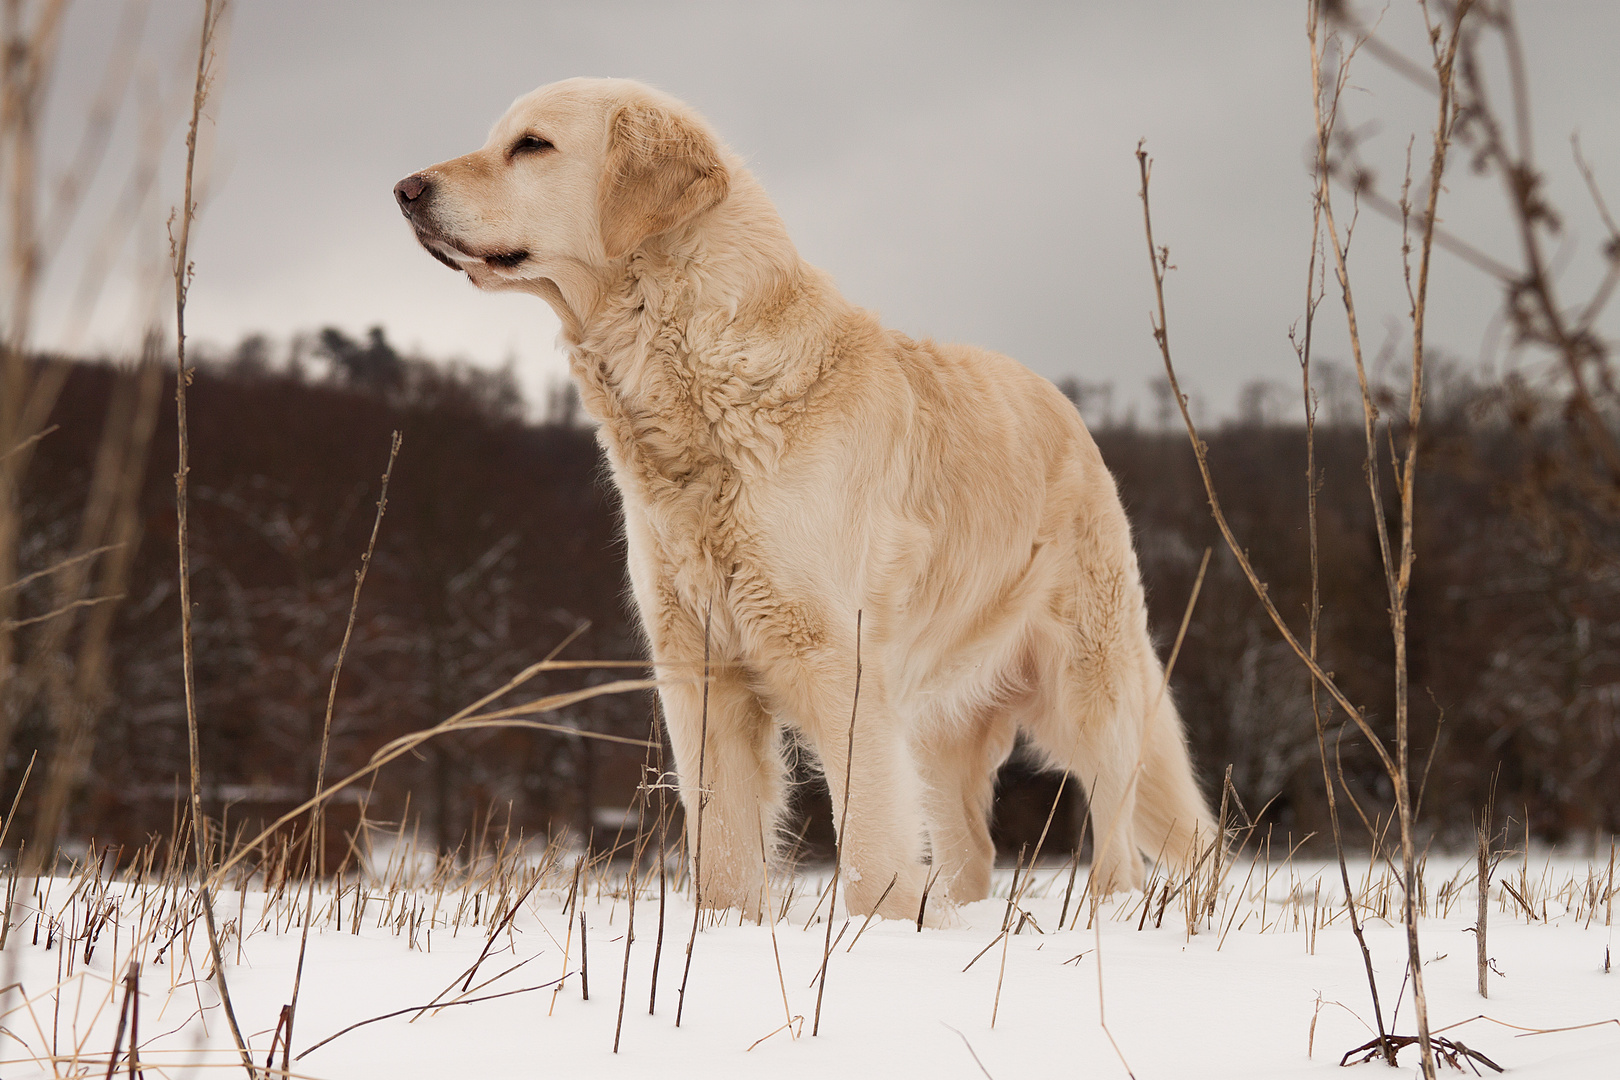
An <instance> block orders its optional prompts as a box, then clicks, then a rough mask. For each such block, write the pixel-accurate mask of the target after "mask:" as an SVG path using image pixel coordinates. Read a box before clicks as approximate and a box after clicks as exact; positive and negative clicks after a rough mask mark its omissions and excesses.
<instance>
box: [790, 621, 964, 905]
mask: <svg viewBox="0 0 1620 1080" xmlns="http://www.w3.org/2000/svg"><path fill="white" fill-rule="evenodd" d="M853 651H854V650H853V644H852V645H851V649H850V656H851V657H853ZM852 667H853V665H852V664H850V663H848V662H846V663H844V664H842V665H840V664H839V663H837V661H836V660H835V659H832V658H829V659H828V662H827V663H824V664H814V663H811V664H803V665H802V666H799V667H798V668H797V670H796V671H795V677H794V678H792V679H791V680H783V683H784V684H783V685H779V686H777V687H775V688H773V689H775V691H776V696H777V697H779V698H780V699H781V700H782V703H783V705H784V712H785V713H786V715H788V716H789V717H791V718H792V720H793V722H794V724H795V726H796V727H798V729H799V730H800V731H801V732H802V733H803V734H804V737H805V739H806V741H808V742H809V744H810V746H811V749H812V750H814V751H815V753H816V756H817V757H818V758H820V759H821V764H822V768H823V770H824V772H825V773H826V777H827V787H828V789H829V791H830V793H831V795H832V812H833V827H834V829H836V830H838V842H839V848H840V851H839V862H840V865H841V877H842V879H843V884H842V886H841V887H842V889H843V890H844V892H843V895H844V902H845V904H846V906H847V907H848V908H849V911H850V913H851V914H853V915H866V914H869V913H871V912H872V911H873V910H876V911H877V913H878V914H880V915H882V916H884V917H885V918H892V919H915V918H916V917H917V911H918V908H919V906H920V904H921V902H922V891H923V887H924V885H925V884H926V882H927V878H926V868H925V867H924V866H923V863H922V846H923V845H922V838H923V818H922V786H921V783H920V782H919V780H918V776H917V763H916V761H915V760H914V758H913V755H912V750H911V745H910V741H909V739H908V738H907V733H906V731H905V729H904V727H903V726H902V724H901V723H900V722H899V719H898V717H896V716H895V715H894V714H893V712H892V711H891V710H890V709H889V707H888V700H887V695H886V694H885V691H884V686H883V680H882V677H881V675H880V674H878V673H877V671H876V670H875V666H873V665H868V666H867V667H866V669H865V671H864V673H863V676H862V680H861V685H860V702H859V705H858V706H857V707H855V708H854V709H853V722H852V719H851V718H852V705H854V702H853V697H854V681H853V678H852V674H853V671H852ZM846 797H847V799H848V807H847V811H846V806H845V800H846ZM885 893H886V894H887V895H886V896H885ZM880 898H882V900H883V902H882V905H881V906H880V905H879V904H878V901H879V899H880ZM929 906H930V908H934V909H935V911H934V914H935V915H936V916H938V915H940V914H941V913H943V911H944V909H945V905H944V903H943V901H941V903H939V904H938V905H937V906H936V905H935V904H934V902H933V901H930V903H929ZM931 921H937V920H931Z"/></svg>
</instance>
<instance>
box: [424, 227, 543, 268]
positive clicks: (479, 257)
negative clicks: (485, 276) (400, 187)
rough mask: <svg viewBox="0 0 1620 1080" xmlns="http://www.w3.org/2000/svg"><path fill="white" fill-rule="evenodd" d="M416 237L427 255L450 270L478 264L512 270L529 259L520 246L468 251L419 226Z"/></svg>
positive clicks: (446, 238)
mask: <svg viewBox="0 0 1620 1080" xmlns="http://www.w3.org/2000/svg"><path fill="white" fill-rule="evenodd" d="M416 238H417V240H419V241H421V244H422V246H423V247H424V248H426V249H427V252H428V254H429V255H432V256H433V257H434V258H435V259H438V260H439V261H440V262H442V263H444V265H446V266H448V267H449V268H450V269H452V270H460V271H463V272H467V271H468V268H469V267H471V266H478V265H482V266H487V267H490V268H491V269H497V270H514V269H516V268H517V267H519V266H522V265H523V264H524V263H525V262H527V261H528V259H529V253H528V252H527V251H525V250H523V249H522V248H517V249H515V250H512V251H497V252H491V253H479V252H476V251H468V250H467V249H466V248H464V247H462V246H461V245H459V244H457V243H456V242H455V241H453V240H451V239H449V238H448V237H444V236H440V235H439V234H438V233H436V232H433V231H431V230H428V229H424V228H422V227H420V226H418V227H417V229H416Z"/></svg>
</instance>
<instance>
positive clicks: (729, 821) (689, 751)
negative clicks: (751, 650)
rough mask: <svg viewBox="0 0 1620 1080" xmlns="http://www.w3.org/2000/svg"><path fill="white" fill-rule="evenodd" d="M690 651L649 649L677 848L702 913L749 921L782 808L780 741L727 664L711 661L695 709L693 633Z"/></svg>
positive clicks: (697, 685)
mask: <svg viewBox="0 0 1620 1080" xmlns="http://www.w3.org/2000/svg"><path fill="white" fill-rule="evenodd" d="M693 645H694V642H693V641H690V640H689V641H687V642H686V645H685V647H684V648H680V649H658V650H656V651H655V655H657V656H658V659H659V660H660V663H659V671H660V677H661V679H662V680H663V681H664V684H663V686H662V687H661V688H660V691H659V694H660V697H661V698H662V700H663V705H664V719H665V725H666V727H667V729H668V731H669V741H670V745H671V746H672V747H673V748H674V751H675V769H676V773H677V775H678V776H679V778H680V790H681V805H682V807H683V808H684V809H685V811H686V843H687V849H686V850H687V852H688V855H689V857H690V858H691V860H692V866H693V869H694V871H695V877H696V879H697V882H698V897H699V902H700V903H701V904H702V906H703V907H706V908H726V907H737V908H741V909H742V910H743V912H744V913H745V914H746V915H748V916H749V917H755V916H757V915H758V914H759V913H760V911H761V910H762V909H763V904H764V885H765V872H766V865H767V863H774V855H775V851H774V847H775V842H776V834H777V827H778V822H779V820H780V818H781V815H782V812H783V807H784V802H785V795H784V784H783V774H784V771H785V770H784V766H783V762H782V751H781V747H780V736H779V732H778V729H777V726H776V724H775V723H774V722H773V721H772V720H771V718H770V717H769V716H768V715H767V714H766V713H765V711H764V709H763V708H762V707H761V706H760V702H759V699H758V697H757V696H756V695H755V694H754V692H753V691H752V690H751V689H750V688H749V687H748V685H747V682H746V680H745V677H744V672H743V671H742V669H741V667H740V666H739V665H737V664H735V663H728V662H726V661H725V660H724V659H721V658H718V657H716V658H713V660H712V662H711V664H710V674H709V681H708V694H707V704H705V700H704V698H705V695H704V685H703V665H702V657H703V638H702V630H701V627H698V628H697V636H696V640H695V646H696V648H695V653H694V648H693ZM694 654H695V656H696V660H695V661H694V659H693V656H694ZM705 732H706V733H707V740H706V741H705V739H704V734H705ZM762 841H763V844H764V847H763V848H762V847H761V843H762Z"/></svg>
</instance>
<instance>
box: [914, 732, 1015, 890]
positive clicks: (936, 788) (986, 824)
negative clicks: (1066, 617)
mask: <svg viewBox="0 0 1620 1080" xmlns="http://www.w3.org/2000/svg"><path fill="white" fill-rule="evenodd" d="M1017 733H1018V729H1017V725H1016V724H1015V723H1014V722H1013V719H1012V717H1011V716H1010V715H1009V714H1008V713H1007V711H1006V710H1005V709H1003V708H994V709H989V710H986V711H985V712H984V713H983V714H982V715H981V716H979V717H977V718H975V719H973V720H971V721H969V722H967V723H966V724H963V725H961V726H960V727H958V726H954V725H950V724H949V723H948V722H947V723H941V724H939V725H937V726H931V727H925V728H924V730H923V732H922V733H921V734H920V735H919V736H918V737H917V738H916V739H915V744H914V745H915V752H916V755H917V764H918V766H919V767H920V771H921V774H922V781H923V815H924V817H925V818H926V819H927V822H928V838H929V847H930V850H931V851H932V853H933V860H934V866H933V870H932V873H933V874H934V876H935V885H934V888H935V890H936V892H937V893H938V894H940V895H943V896H946V897H948V898H949V899H951V900H954V901H955V902H957V903H959V904H968V903H972V902H973V901H975V900H983V899H984V898H985V897H987V896H989V895H990V873H991V870H992V869H993V868H994V865H995V856H996V849H995V845H994V844H993V843H992V842H991V840H990V810H991V805H992V804H993V803H994V801H995V795H996V770H997V769H998V768H999V767H1000V766H1001V763H1002V762H1004V761H1006V760H1007V757H1008V755H1009V754H1011V753H1012V749H1013V743H1014V741H1015V739H1016V737H1017Z"/></svg>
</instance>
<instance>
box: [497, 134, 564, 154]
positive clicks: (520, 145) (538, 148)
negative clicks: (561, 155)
mask: <svg viewBox="0 0 1620 1080" xmlns="http://www.w3.org/2000/svg"><path fill="white" fill-rule="evenodd" d="M555 149H557V148H556V147H555V146H553V145H551V141H550V140H549V139H542V138H541V137H540V136H538V135H524V136H522V137H521V138H519V139H518V141H517V142H515V143H513V144H512V149H510V150H508V151H507V152H506V156H507V157H509V158H515V157H517V156H518V155H519V154H543V153H545V152H546V151H547V150H555Z"/></svg>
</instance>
